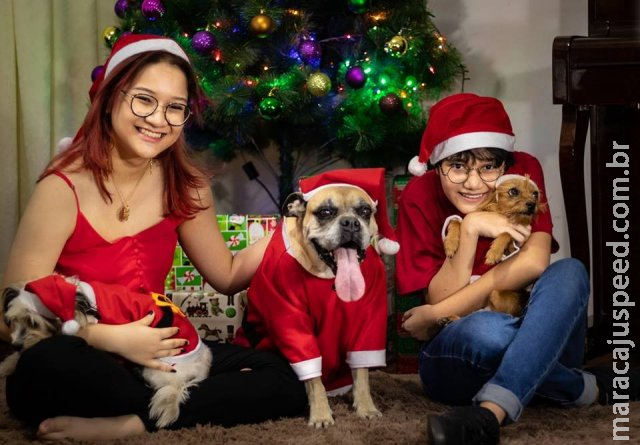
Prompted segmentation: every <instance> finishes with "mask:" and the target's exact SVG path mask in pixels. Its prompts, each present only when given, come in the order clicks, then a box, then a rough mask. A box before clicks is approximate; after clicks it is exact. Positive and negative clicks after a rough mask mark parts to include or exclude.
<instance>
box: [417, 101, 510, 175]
mask: <svg viewBox="0 0 640 445" xmlns="http://www.w3.org/2000/svg"><path fill="white" fill-rule="evenodd" d="M514 142H515V137H514V135H513V130H512V128H511V121H510V120H509V116H508V115H507V112H506V111H505V109H504V106H503V105H502V102H500V101H499V100H498V99H495V98H493V97H481V96H478V95H476V94H471V93H460V94H454V95H451V96H448V97H446V98H444V99H442V100H441V101H440V102H438V103H436V104H435V105H433V106H432V107H431V111H430V112H429V122H428V123H427V128H426V129H425V131H424V133H423V135H422V141H421V142H420V154H419V155H418V156H415V157H414V158H413V159H411V161H410V162H409V172H411V174H413V175H415V176H422V175H423V174H424V173H425V172H426V171H427V162H428V161H430V162H431V164H432V165H435V164H436V163H438V162H439V161H441V160H443V159H445V158H447V157H449V156H451V155H453V154H456V153H460V152H462V151H466V150H471V149H473V148H484V147H487V148H501V149H503V150H507V151H513V145H514Z"/></svg>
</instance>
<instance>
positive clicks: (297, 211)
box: [282, 193, 307, 218]
mask: <svg viewBox="0 0 640 445" xmlns="http://www.w3.org/2000/svg"><path fill="white" fill-rule="evenodd" d="M306 209H307V203H306V202H305V200H304V198H303V197H302V193H292V194H290V195H289V196H287V199H285V201H284V204H282V214H283V215H284V216H293V217H295V218H302V217H303V216H304V212H305V211H306Z"/></svg>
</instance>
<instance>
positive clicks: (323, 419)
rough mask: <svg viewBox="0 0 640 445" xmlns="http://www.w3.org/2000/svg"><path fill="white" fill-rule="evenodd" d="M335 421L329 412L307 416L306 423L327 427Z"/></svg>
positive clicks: (317, 426) (318, 427)
mask: <svg viewBox="0 0 640 445" xmlns="http://www.w3.org/2000/svg"><path fill="white" fill-rule="evenodd" d="M335 423H336V422H335V421H334V420H333V416H332V415H331V413H330V412H327V413H323V414H322V415H314V416H309V422H308V423H307V425H309V426H312V427H315V428H317V429H320V428H328V427H330V426H331V425H333V424H335Z"/></svg>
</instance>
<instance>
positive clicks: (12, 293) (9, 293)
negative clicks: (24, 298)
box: [0, 287, 20, 314]
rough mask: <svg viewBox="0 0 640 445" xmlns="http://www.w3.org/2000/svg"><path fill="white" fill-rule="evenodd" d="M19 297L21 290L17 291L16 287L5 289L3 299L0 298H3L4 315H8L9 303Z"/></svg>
mask: <svg viewBox="0 0 640 445" xmlns="http://www.w3.org/2000/svg"><path fill="white" fill-rule="evenodd" d="M18 295H20V289H17V288H15V287H6V288H5V289H3V291H2V297H0V298H2V312H3V313H5V314H6V313H7V309H9V303H11V301H12V300H13V299H14V298H16V297H17V296H18Z"/></svg>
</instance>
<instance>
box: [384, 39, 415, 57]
mask: <svg viewBox="0 0 640 445" xmlns="http://www.w3.org/2000/svg"><path fill="white" fill-rule="evenodd" d="M408 47H409V44H408V43H407V39H405V38H404V37H402V36H401V35H397V36H393V37H391V40H389V41H388V42H387V43H385V44H384V50H385V51H386V52H387V53H389V54H391V55H392V56H395V57H401V56H404V54H405V53H406V52H407V48H408Z"/></svg>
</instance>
